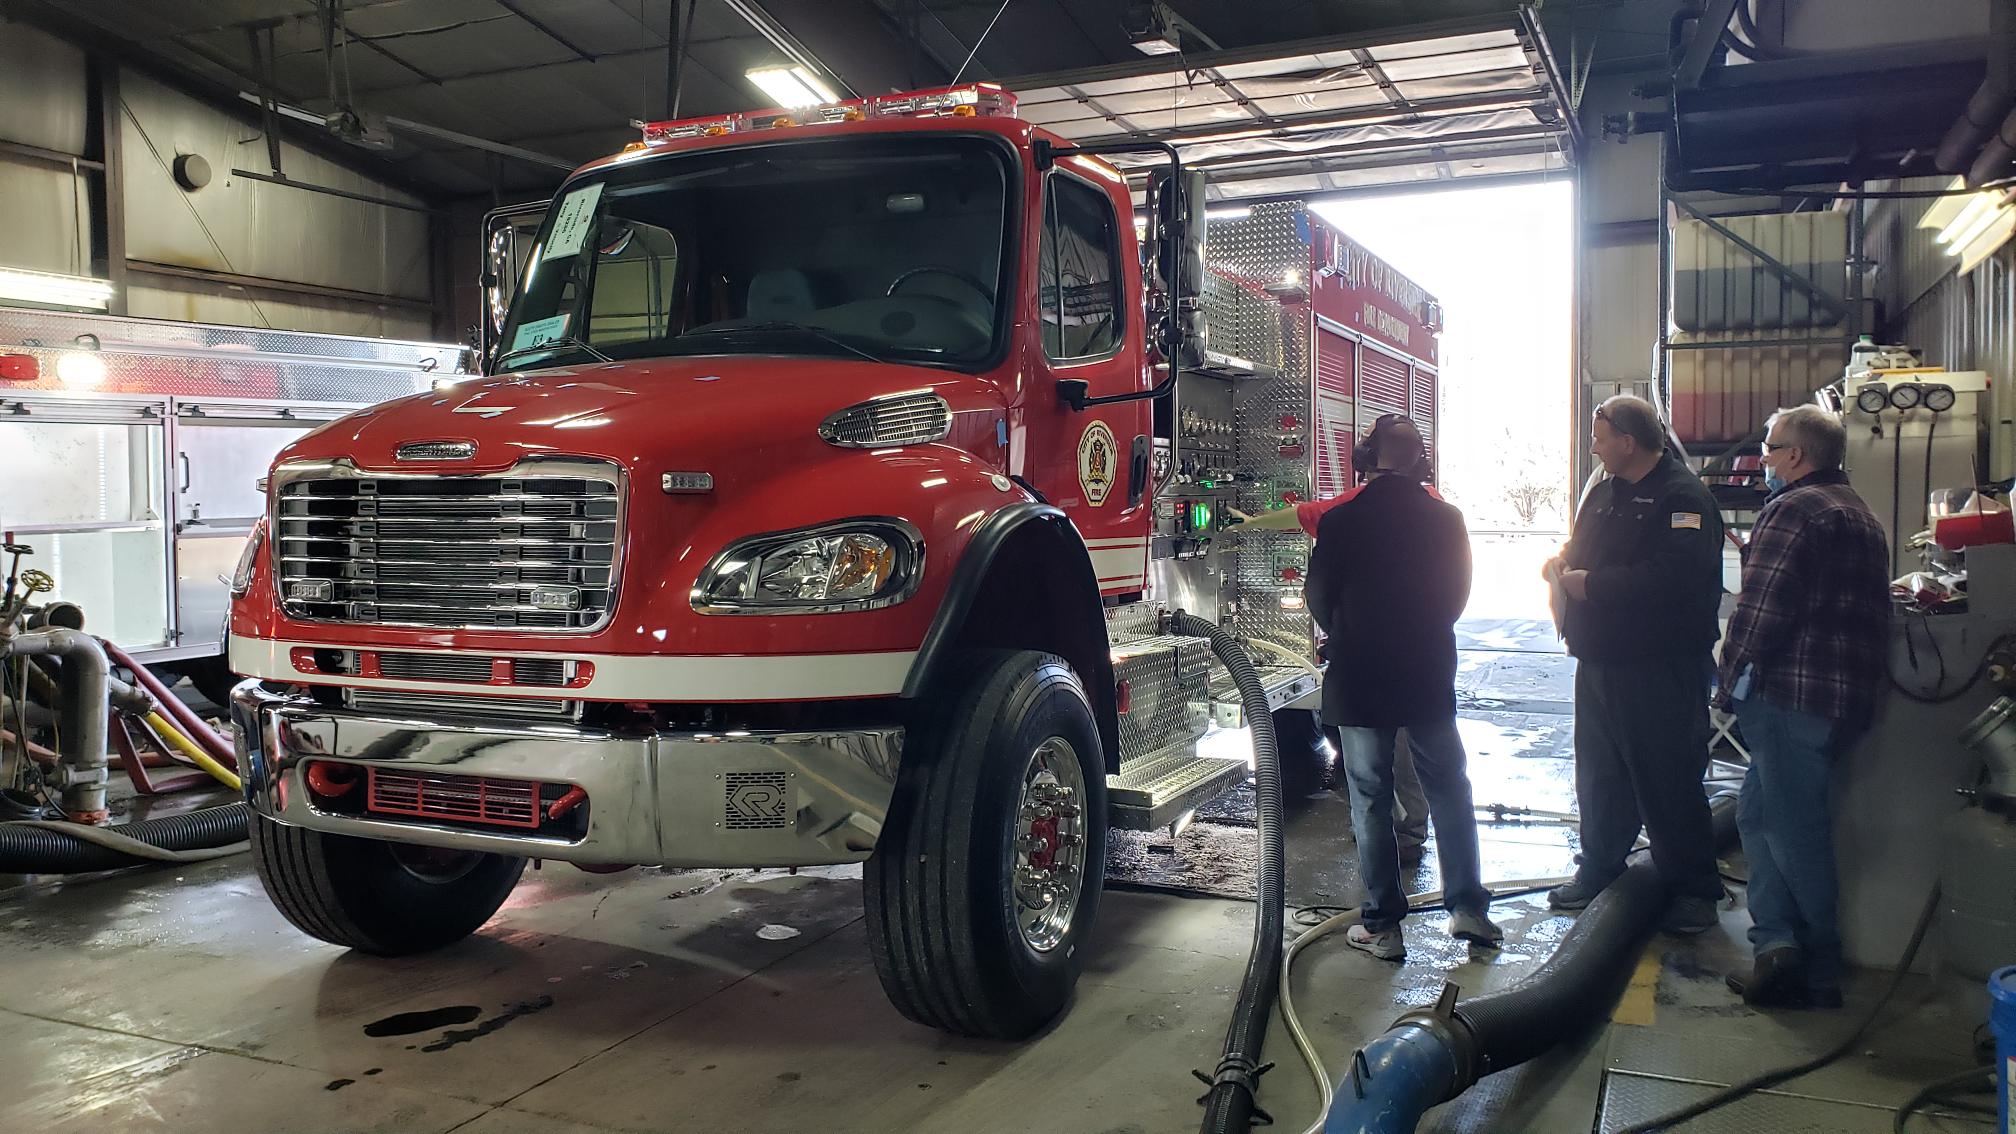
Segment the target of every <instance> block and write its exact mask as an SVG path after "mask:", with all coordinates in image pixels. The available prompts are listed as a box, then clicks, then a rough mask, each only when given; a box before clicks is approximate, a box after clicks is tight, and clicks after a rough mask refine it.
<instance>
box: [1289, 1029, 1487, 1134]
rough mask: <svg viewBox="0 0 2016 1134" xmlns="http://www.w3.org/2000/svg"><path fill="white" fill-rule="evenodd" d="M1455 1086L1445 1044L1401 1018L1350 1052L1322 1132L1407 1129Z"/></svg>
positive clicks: (1401, 1132)
mask: <svg viewBox="0 0 2016 1134" xmlns="http://www.w3.org/2000/svg"><path fill="white" fill-rule="evenodd" d="M1459 1089H1460V1087H1459V1085H1458V1084H1457V1081H1456V1054H1455V1053H1454V1052H1453V1051H1451V1050H1450V1049H1449V1045H1448V1043H1447V1042H1446V1041H1444V1040H1443V1038H1442V1037H1441V1036H1439V1035H1437V1034H1436V1033H1434V1032H1432V1031H1430V1030H1429V1029H1427V1028H1425V1027H1422V1026H1421V1025H1419V1024H1413V1023H1408V1022H1405V1021H1403V1022H1401V1023H1399V1024H1396V1025H1394V1027H1393V1028H1392V1030H1390V1031H1388V1032H1387V1033H1386V1034H1385V1035H1382V1036H1380V1037H1379V1038H1378V1039H1375V1040H1373V1041H1372V1042H1371V1043H1368V1044H1366V1045H1365V1046H1364V1047H1363V1048H1361V1049H1360V1050H1359V1052H1358V1054H1357V1055H1356V1056H1355V1057H1353V1059H1352V1061H1351V1073H1350V1075H1348V1076H1347V1077H1346V1078H1345V1080H1344V1083H1343V1085H1342V1086H1340V1087H1338V1088H1337V1097H1336V1098H1335V1099H1334V1100H1332V1102H1331V1103H1330V1114H1329V1116H1328V1117H1327V1118H1326V1119H1325V1120H1324V1122H1323V1134H1412V1131H1413V1129H1414V1127H1415V1126H1416V1125H1418V1124H1419V1123H1420V1121H1421V1116H1422V1115H1423V1114H1425V1113H1427V1110H1428V1108H1429V1107H1431V1106H1434V1105H1435V1104H1436V1103H1439V1102H1441V1101H1442V1100H1444V1099H1446V1098H1448V1097H1449V1096H1450V1095H1452V1094H1454V1093H1455V1092H1456V1091H1457V1090H1459Z"/></svg>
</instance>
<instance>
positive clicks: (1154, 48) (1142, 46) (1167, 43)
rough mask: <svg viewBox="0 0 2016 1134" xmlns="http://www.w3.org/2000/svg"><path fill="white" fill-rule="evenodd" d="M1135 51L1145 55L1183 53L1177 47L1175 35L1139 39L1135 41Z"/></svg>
mask: <svg viewBox="0 0 2016 1134" xmlns="http://www.w3.org/2000/svg"><path fill="white" fill-rule="evenodd" d="M1134 50H1136V51H1138V52H1140V53H1141V54H1143V55H1179V54H1181V53H1182V51H1183V49H1182V48H1181V47H1179V46H1177V45H1176V36H1175V35H1174V34H1173V33H1171V34H1164V35H1154V36H1149V37H1148V38H1147V39H1137V40H1135V41H1134Z"/></svg>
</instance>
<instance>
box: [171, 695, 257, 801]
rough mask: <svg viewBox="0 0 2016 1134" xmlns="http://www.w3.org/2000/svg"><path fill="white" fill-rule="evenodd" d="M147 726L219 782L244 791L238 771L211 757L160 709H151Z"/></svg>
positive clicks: (234, 789) (232, 788) (235, 789)
mask: <svg viewBox="0 0 2016 1134" xmlns="http://www.w3.org/2000/svg"><path fill="white" fill-rule="evenodd" d="M147 727H148V728H151V729H153V730H154V735H156V736H158V737H160V738H161V739H163V740H165V741H167V742H168V743H169V744H171V745H173V746H174V748H175V751H177V752H180V753H181V754H182V755H184V756H186V757H188V758H189V760H190V761H191V762H192V763H194V764H195V765H196V766H197V767H199V768H201V769H203V770H204V771H206V772H208V773H210V775H211V777H212V778H214V779H216V780H217V781H218V782H219V783H221V784H224V785H225V786H226V787H229V788H230V789H231V790H233V791H243V790H244V789H245V785H244V784H243V783H241V782H239V779H238V776H237V773H235V772H233V771H232V770H231V769H229V768H227V767H225V766H224V765H222V764H219V763H218V762H217V761H215V760H213V759H211V757H210V754H209V753H208V752H205V751H203V749H202V747H201V746H200V745H198V744H197V743H196V742H195V741H193V740H190V739H189V738H188V737H186V736H184V735H182V733H181V730H179V729H177V728H176V727H175V726H174V725H172V724H169V723H168V718H166V717H164V716H162V715H161V711H160V710H159V709H150V710H149V711H148V713H147Z"/></svg>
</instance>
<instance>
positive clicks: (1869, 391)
mask: <svg viewBox="0 0 2016 1134" xmlns="http://www.w3.org/2000/svg"><path fill="white" fill-rule="evenodd" d="M1889 404H1890V396H1889V394H1888V393H1886V392H1885V391H1884V389H1883V386H1882V384H1881V383H1876V382H1871V383H1870V384H1869V385H1867V386H1864V387H1862V388H1861V389H1860V390H1857V391H1856V392H1855V408H1856V409H1858V410H1861V411H1862V412H1863V413H1867V414H1879V413H1882V412H1883V409H1884V407H1885V406H1888V405H1889Z"/></svg>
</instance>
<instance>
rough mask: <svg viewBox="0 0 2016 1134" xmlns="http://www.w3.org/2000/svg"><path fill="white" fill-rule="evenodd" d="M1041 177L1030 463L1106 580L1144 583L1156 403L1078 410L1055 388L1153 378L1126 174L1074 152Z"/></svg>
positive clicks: (1103, 391)
mask: <svg viewBox="0 0 2016 1134" xmlns="http://www.w3.org/2000/svg"><path fill="white" fill-rule="evenodd" d="M1042 186H1043V193H1042V198H1041V202H1040V209H1041V212H1040V214H1039V217H1040V221H1041V225H1040V228H1041V236H1040V239H1039V241H1038V254H1037V256H1036V263H1035V269H1036V274H1037V280H1036V295H1037V320H1036V323H1037V328H1036V329H1037V334H1036V335H1034V336H1032V342H1031V345H1030V349H1029V351H1028V357H1029V361H1030V371H1031V372H1032V373H1034V374H1036V375H1037V376H1038V378H1039V380H1038V381H1037V382H1036V383H1035V384H1034V387H1035V388H1034V396H1033V397H1032V398H1031V399H1030V405H1029V407H1028V411H1029V412H1028V418H1027V422H1028V428H1029V454H1028V455H1029V468H1030V475H1031V479H1032V480H1033V482H1034V483H1035V484H1036V486H1037V487H1038V488H1039V489H1041V490H1042V492H1043V494H1044V495H1045V496H1046V497H1048V498H1049V500H1050V502H1051V503H1053V504H1056V505H1057V506H1058V507H1060V508H1062V509H1063V510H1064V512H1065V513H1066V514H1067V515H1069V516H1070V517H1071V520H1072V522H1073V523H1075V524H1076V525H1077V526H1078V530H1079V532H1080V534H1081V535H1082V536H1083V537H1084V539H1085V544H1086V547H1087V548H1088V549H1089V550H1090V551H1091V553H1092V567H1093V573H1094V574H1095V575H1097V576H1098V579H1099V590H1100V592H1101V593H1102V594H1107V595H1125V594H1132V593H1138V592H1139V591H1141V590H1142V589H1143V588H1144V587H1145V586H1146V580H1147V560H1148V519H1149V504H1150V499H1149V498H1150V493H1149V491H1148V487H1149V483H1148V482H1149V478H1150V476H1151V466H1152V460H1151V458H1152V455H1153V450H1154V441H1153V438H1152V436H1151V428H1150V426H1151V423H1152V406H1151V403H1149V402H1147V401H1131V402H1121V403H1117V404H1114V405H1106V406H1093V407H1090V408H1088V409H1085V410H1082V411H1078V410H1073V409H1072V408H1071V407H1070V406H1069V405H1067V404H1065V403H1064V402H1063V401H1062V400H1061V399H1060V398H1058V397H1057V395H1056V394H1055V392H1054V391H1055V390H1056V387H1057V383H1058V382H1059V381H1062V380H1065V379H1076V380H1079V381H1083V382H1084V383H1086V388H1087V393H1088V394H1089V396H1091V397H1094V398H1098V397H1104V396H1109V395H1113V394H1128V393H1135V392H1137V391H1139V390H1142V389H1144V388H1145V386H1146V383H1147V378H1148V369H1147V366H1146V363H1145V359H1146V355H1145V350H1146V347H1145V342H1146V340H1145V335H1144V332H1143V328H1142V318H1143V310H1142V306H1141V304H1140V303H1139V302H1138V301H1137V300H1138V298H1139V296H1140V295H1141V262H1140V256H1139V254H1138V249H1137V246H1136V242H1135V239H1134V233H1133V225H1132V211H1131V209H1130V208H1126V207H1125V202H1127V201H1128V200H1129V198H1128V197H1127V189H1126V183H1125V181H1124V180H1123V179H1121V178H1120V177H1119V176H1118V175H1117V174H1115V173H1113V171H1112V170H1111V169H1109V168H1107V167H1105V166H1103V165H1101V164H1094V163H1089V162H1082V161H1080V160H1077V159H1066V160H1064V161H1062V162H1059V163H1058V165H1057V166H1056V167H1055V168H1053V169H1051V170H1050V171H1048V172H1047V173H1046V174H1045V175H1044V177H1043V182H1042Z"/></svg>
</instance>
